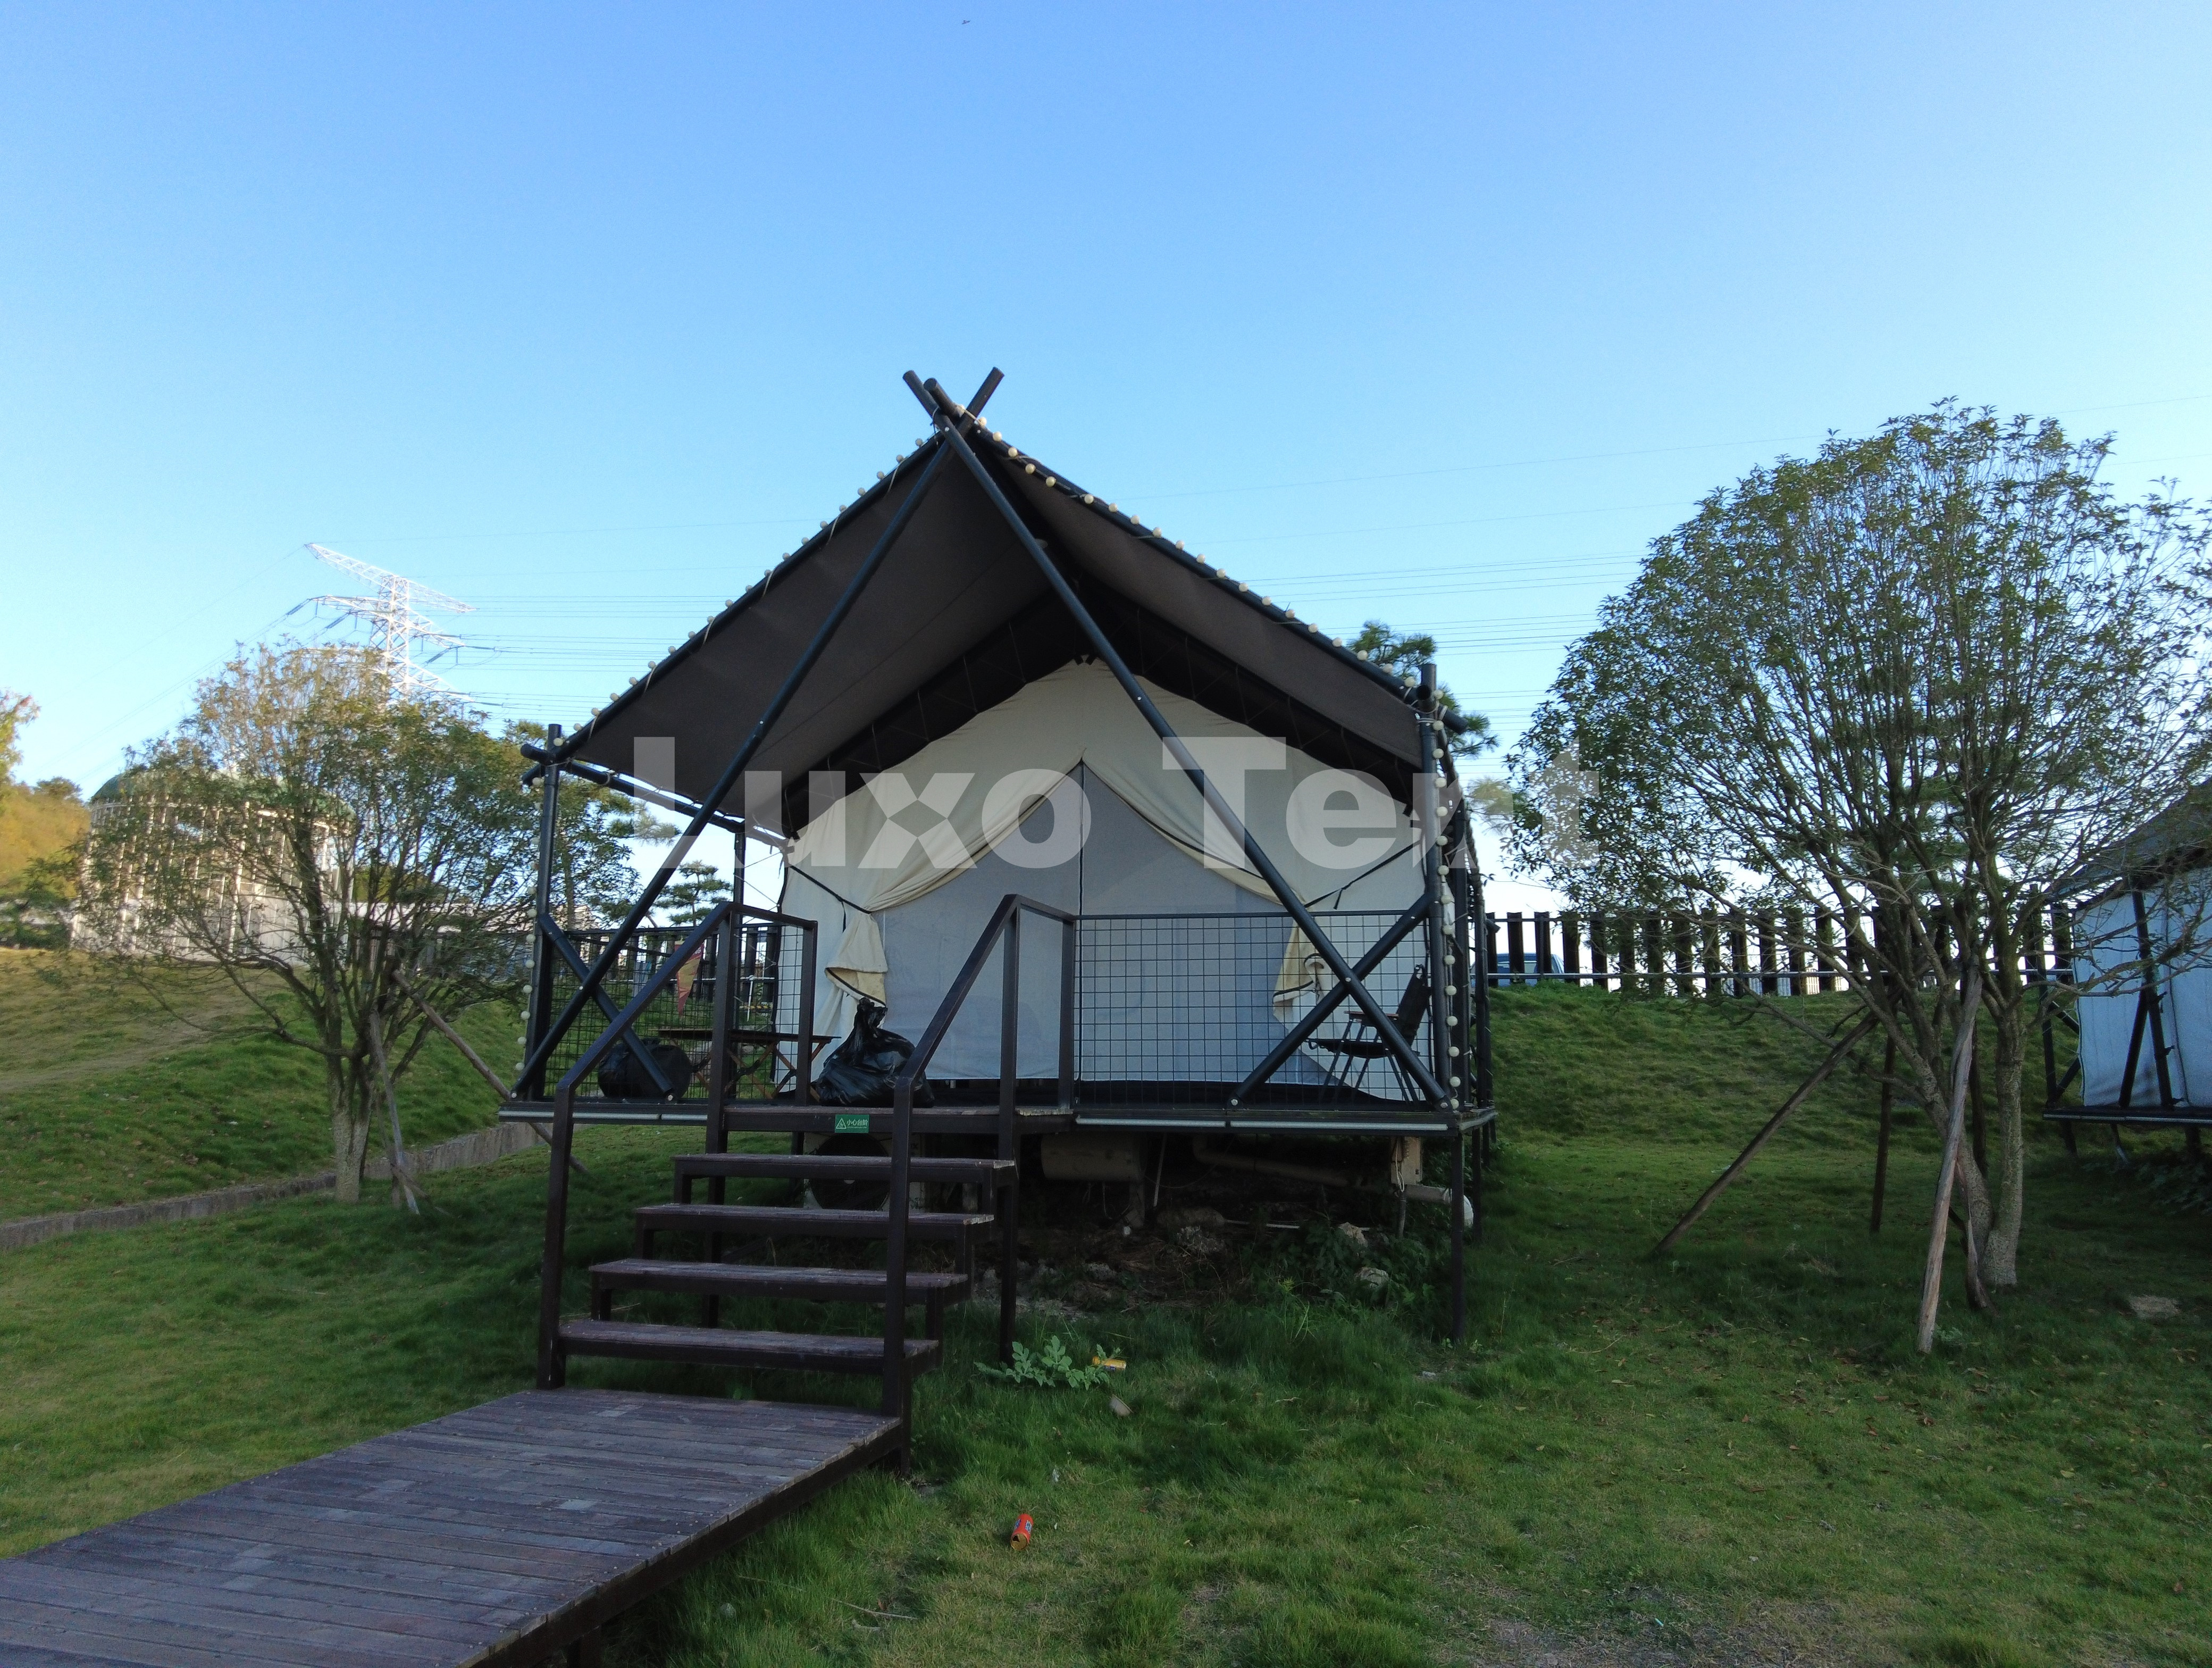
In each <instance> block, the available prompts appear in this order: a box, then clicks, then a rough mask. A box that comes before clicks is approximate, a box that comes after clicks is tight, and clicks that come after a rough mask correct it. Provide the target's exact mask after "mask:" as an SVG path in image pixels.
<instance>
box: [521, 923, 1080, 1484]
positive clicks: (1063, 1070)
mask: <svg viewBox="0 0 2212 1668" xmlns="http://www.w3.org/2000/svg"><path fill="white" fill-rule="evenodd" d="M1024 911H1027V912H1030V913H1034V914H1039V915H1043V916H1048V917H1049V918H1051V919H1054V920H1057V921H1059V922H1061V923H1062V926H1063V928H1064V929H1065V930H1066V944H1065V946H1064V947H1063V954H1062V958H1061V959H1062V968H1063V980H1062V982H1063V987H1064V989H1063V996H1062V1004H1061V1006H1062V1013H1063V1016H1064V1017H1065V1016H1066V1015H1068V1014H1070V1013H1071V1011H1072V1004H1073V918H1072V917H1069V916H1066V915H1064V914H1063V913H1062V912H1060V911H1059V910H1052V909H1049V908H1048V907H1047V906H1044V905H1041V904H1034V903H1031V902H1030V900H1028V899H1024V898H1017V897H1012V896H1009V897H1008V898H1006V900H1005V902H1004V903H1002V904H1000V908H999V910H998V911H997V912H996V913H995V914H994V916H993V917H992V920H991V924H990V925H989V926H988V927H987V928H985V929H984V932H983V934H982V936H981V939H979V940H978V941H977V943H976V945H975V949H974V951H973V952H972V953H970V955H969V959H968V962H967V964H966V965H965V966H964V967H963V969H962V971H961V973H960V975H959V977H957V978H956V979H955V980H954V982H953V984H952V987H951V989H950V990H948V991H947V992H946V994H945V999H944V1001H943V1002H942V1003H941V1004H940V1005H939V1008H938V1011H937V1014H936V1015H935V1017H934V1018H933V1019H932V1020H931V1021H930V1023H929V1025H928V1026H927V1028H926V1029H925V1030H924V1031H923V1032H922V1035H921V1040H920V1041H919V1042H917V1043H916V1044H915V1050H914V1053H913V1055H912V1056H911V1057H910V1058H909V1059H908V1062H907V1063H906V1065H905V1067H904V1068H902V1070H901V1072H900V1073H899V1074H898V1076H897V1078H896V1080H895V1082H894V1084H893V1087H892V1096H891V1105H890V1117H889V1119H888V1120H887V1122H888V1123H889V1125H890V1128H889V1129H888V1131H880V1133H884V1134H887V1135H888V1136H889V1140H888V1142H887V1145H888V1147H889V1149H890V1150H889V1151H888V1152H887V1153H884V1154H854V1153H809V1152H806V1151H804V1150H801V1149H802V1148H803V1146H804V1141H803V1137H802V1136H801V1135H800V1134H799V1129H800V1128H801V1127H802V1125H803V1124H804V1123H809V1122H812V1121H815V1120H816V1119H817V1118H818V1115H819V1109H818V1108H816V1107H814V1106H813V1105H811V1104H810V1102H809V1099H808V1091H807V1088H806V1087H805V1080H804V1078H803V1077H802V1084H801V1088H800V1091H799V1096H798V1098H797V1099H794V1100H793V1103H792V1105H791V1109H790V1119H789V1123H788V1124H787V1131H788V1133H789V1135H790V1139H791V1141H792V1144H793V1151H791V1152H789V1153H732V1152H730V1151H729V1150H727V1148H728V1140H729V1134H730V1129H731V1124H732V1120H731V1117H730V1116H729V1114H730V1112H731V1111H732V1110H733V1109H732V1108H731V1107H730V1106H729V1104H728V1096H727V1089H728V1085H729V1082H730V1044H731V1040H732V1025H731V1014H730V1004H729V1002H728V1001H726V1000H725V999H724V997H723V996H722V995H718V996H717V998H716V1000H715V1003H714V1009H715V1014H714V1028H713V1040H712V1045H711V1050H710V1056H709V1059H708V1066H707V1070H706V1081H707V1088H708V1116H707V1150H706V1151H704V1152H700V1153H687V1154H681V1155H680V1156H678V1158H677V1160H676V1161H675V1178H674V1179H675V1185H674V1188H673V1190H672V1196H671V1198H670V1199H669V1201H668V1202H665V1203H653V1204H647V1205H641V1206H639V1207H638V1208H636V1210H635V1212H634V1213H633V1221H634V1225H635V1245H634V1246H633V1249H632V1254H631V1255H630V1256H629V1257H617V1258H615V1259H613V1260H611V1261H609V1262H605V1263H596V1264H594V1265H593V1266H592V1268H591V1269H590V1281H591V1288H590V1289H591V1297H590V1312H589V1313H588V1314H585V1315H567V1314H564V1313H563V1312H562V1309H563V1307H564V1304H563V1288H564V1285H565V1281H566V1277H567V1263H566V1251H565V1247H566V1240H567V1224H568V1184H569V1169H570V1163H569V1155H570V1150H571V1148H572V1145H573V1142H574V1129H575V1099H576V1091H577V1087H578V1085H579V1084H580V1082H582V1081H584V1080H585V1079H586V1075H587V1074H589V1073H590V1072H592V1070H593V1069H594V1068H596V1067H597V1065H598V1064H599V1061H600V1060H601V1059H603V1058H604V1057H605V1055H606V1054H607V1053H608V1051H609V1050H611V1049H612V1048H613V1047H614V1045H615V1044H616V1043H617V1040H618V1039H620V1038H623V1037H625V1036H627V1035H629V1033H630V1032H631V1027H632V1026H634V1024H635V1021H636V1020H637V1017H638V1015H639V1014H641V1013H642V1012H643V1011H644V1009H645V1007H646V1006H647V1003H649V1002H650V1001H652V1000H653V998H654V996H655V995H658V994H659V991H660V990H661V989H663V987H665V985H666V984H667V983H668V982H669V981H670V979H671V978H672V977H674V975H675V973H676V971H677V970H678V969H679V968H681V967H682V966H684V965H685V964H686V962H688V961H689V960H690V958H691V957H693V956H694V955H696V954H697V953H700V951H701V950H702V947H705V946H706V945H708V942H709V941H711V940H712V939H713V938H714V934H716V932H717V931H718V930H719V931H720V934H721V935H720V958H721V961H722V967H721V971H720V974H719V976H718V977H717V978H716V980H715V982H714V989H716V990H717V991H718V992H720V993H727V992H730V991H732V989H734V988H735V981H734V979H733V977H731V973H732V966H731V957H732V949H731V947H732V943H733V941H734V939H735V936H736V935H735V934H734V932H733V931H732V930H730V928H731V927H732V926H733V925H734V922H735V921H736V919H737V918H738V916H745V915H758V914H764V913H767V912H765V911H761V910H755V909H753V908H751V907H750V906H748V905H741V904H722V905H721V906H720V908H719V909H717V910H714V912H713V913H712V914H710V915H709V916H708V917H707V919H706V920H705V921H703V922H701V923H700V924H699V925H698V927H697V928H695V929H694V931H693V932H692V934H690V938H689V939H687V940H686V941H685V942H684V946H683V947H682V948H681V949H679V950H678V951H677V952H676V953H674V954H672V955H670V956H667V957H665V958H664V959H663V960H662V962H661V964H660V966H659V969H658V971H655V972H654V973H653V976H652V977H649V978H647V979H646V980H644V981H643V982H642V983H640V985H639V986H638V988H637V989H636V991H635V994H634V995H632V997H631V999H630V1001H629V1005H628V1006H627V1007H624V1008H623V1010H622V1011H621V1012H620V1013H618V1014H610V1015H608V1016H607V1017H608V1024H607V1026H606V1029H605V1031H604V1032H601V1033H600V1035H599V1038H598V1039H597V1040H596V1041H595V1042H593V1043H592V1044H591V1045H590V1046H589V1047H587V1048H586V1049H585V1050H584V1051H583V1053H582V1055H581V1056H580V1058H579V1059H578V1060H577V1062H575V1064H574V1065H573V1066H571V1067H570V1068H569V1069H568V1071H567V1072H566V1073H565V1074H563V1075H562V1079H561V1081H560V1084H559V1086H558V1087H557V1088H556V1090H555V1092H554V1095H553V1129H552V1132H551V1141H552V1147H553V1152H552V1155H551V1163H550V1166H549V1168H548V1172H547V1182H546V1222H545V1249H544V1263H543V1269H542V1274H541V1286H540V1292H539V1309H538V1384H539V1386H540V1388H543V1389H555V1388H558V1387H559V1386H560V1385H562V1384H564V1383H565V1382H566V1380H567V1376H568V1361H570V1359H571V1358H574V1357H578V1356H593V1355H596V1356H612V1357H617V1358H623V1359H627V1360H632V1361H671V1362H683V1363H688V1364H690V1365H695V1366H702V1367H736V1368H770V1369H781V1370H785V1371H791V1372H804V1373H866V1374H873V1375H878V1376H879V1377H880V1378H881V1379H882V1383H883V1411H884V1414H886V1415H890V1416H892V1417H894V1418H896V1419H899V1420H901V1421H910V1420H911V1409H912V1394H913V1385H914V1380H915V1378H916V1377H918V1376H919V1375H920V1374H921V1373H927V1372H928V1371H929V1370H930V1369H932V1368H933V1367H937V1366H939V1364H940V1363H941V1362H942V1361H943V1359H944V1352H945V1342H944V1339H945V1307H946V1306H947V1305H948V1304H951V1303H957V1302H961V1301H963V1300H965V1299H967V1298H969V1296H970V1295H972V1294H973V1293H974V1291H975V1283H976V1282H975V1252H976V1248H977V1247H978V1245H992V1244H994V1242H995V1248H996V1251H997V1261H998V1271H999V1280H998V1295H999V1350H1000V1357H1001V1359H1009V1358H1010V1357H1011V1354H1012V1348H1013V1336H1014V1305H1015V1285H1016V1280H1015V1275H1016V1272H1017V1261H1016V1258H1017V1249H1018V1247H1017V1240H1016V1223H1017V1221H1018V1214H1019V1205H1020V1186H1019V1184H1020V1166H1019V1164H1018V1161H1017V1154H1016V1151H1015V1137H1014V1117H1015V1107H1014V1099H1013V1095H1014V1086H1015V1082H1016V1074H1015V1072H1014V1058H1013V1055H1014V1027H1013V1024H1012V1021H1013V1019H1014V1015H1015V1014H1016V1012H1017V1008H1016V1006H1015V995H1016V990H1017V984H1016V981H1017V979H1018V966H1019V942H1020V941H1019V929H1018V920H1019V916H1020V915H1021V914H1022V913H1023V912H1024ZM771 918H774V919H777V920H782V919H784V917H781V916H774V917H771ZM793 924H794V925H797V924H799V923H797V922H793ZM804 924H805V926H806V927H807V928H811V926H812V923H811V922H807V923H804ZM1001 941H1004V942H1005V943H1006V956H1005V957H1004V962H1005V966H1006V994H1005V998H1004V1017H1005V1020H1006V1027H1005V1029H1006V1034H1005V1036H1004V1038H1002V1044H1001V1048H1002V1053H1003V1056H1004V1059H1003V1062H1002V1066H1003V1070H1002V1077H1003V1081H1004V1083H1005V1089H1004V1092H1003V1097H1002V1104H1001V1105H1000V1116H999V1119H998V1131H997V1134H998V1141H997V1146H998V1153H997V1154H996V1156H993V1157H965V1156H962V1157H951V1156H939V1155H935V1154H916V1153H915V1151H914V1145H915V1142H914V1086H915V1081H917V1080H918V1079H920V1078H921V1075H922V1074H923V1072H924V1071H925V1070H926V1069H927V1066H928V1063H929V1060H930V1057H931V1056H932V1055H933V1054H934V1053H935V1051H936V1049H937V1046H938V1044H939V1042H940V1041H941V1040H942V1039H943V1038H944V1036H945V1031H946V1029H947V1028H948V1027H949V1026H951V1022H952V1020H953V1017H954V1016H955V1015H956V1014H957V1013H958V1011H959V1008H960V1005H961V1003H962V1002H963V1001H964V1000H965V999H966V997H967V995H968V994H969V990H970V989H972V988H973V986H974V984H975V980H976V978H977V977H978V975H980V973H981V971H982V968H983V965H984V963H985V962H986V960H987V959H988V958H989V956H990V954H991V953H992V952H993V951H994V949H996V948H997V947H998V946H999V945H1000V942H1001ZM808 961H809V963H810V971H811V953H810V955H809V957H808ZM802 1028H805V1027H802ZM1071 1038H1072V1030H1071V1031H1070V1032H1069V1034H1067V1035H1064V1036H1063V1038H1062V1043H1061V1050H1060V1084H1061V1099H1062V1103H1063V1104H1064V1105H1066V1104H1072V1095H1073V1043H1072V1040H1071ZM749 1111H750V1112H751V1113H752V1116H751V1117H750V1118H749V1119H748V1120H747V1124H746V1127H747V1128H748V1129H758V1128H760V1114H761V1112H762V1111H763V1109H762V1108H760V1107H759V1106H757V1105H755V1106H753V1107H751V1108H750V1109H749ZM884 1121H885V1120H882V1119H880V1117H878V1118H877V1119H871V1120H870V1122H871V1123H875V1124H878V1126H880V1123H882V1122H884ZM732 1181H755V1182H757V1181H781V1182H784V1183H787V1184H789V1185H790V1187H791V1189H792V1191H793V1196H794V1198H797V1199H803V1198H804V1196H805V1193H806V1191H807V1190H810V1189H811V1188H813V1187H815V1186H817V1185H820V1184H831V1183H835V1184H838V1185H839V1186H840V1187H841V1188H842V1189H843V1190H845V1191H846V1192H848V1193H851V1192H854V1191H863V1192H865V1191H868V1190H875V1189H880V1190H881V1200H882V1202H881V1203H880V1204H879V1205H877V1206H874V1207H872V1208H849V1207H848V1206H840V1207H838V1208H820V1207H819V1206H816V1205H811V1204H808V1203H805V1202H790V1203H783V1204H769V1203H744V1204H733V1203H731V1202H728V1201H727V1199H726V1191H727V1188H728V1184H729V1183H731V1182H732ZM702 1183H703V1184H705V1191H706V1195H707V1196H706V1197H705V1198H704V1199H701V1198H698V1197H696V1196H695V1195H696V1193H697V1192H698V1190H699V1189H700V1185H701V1184H702ZM933 1189H934V1190H940V1191H944V1190H957V1194H956V1196H958V1197H961V1198H962V1199H963V1201H964V1202H965V1203H966V1205H967V1208H957V1209H935V1208H927V1207H926V1206H925V1205H922V1204H918V1203H917V1202H916V1200H915V1194H916V1193H917V1192H923V1193H925V1194H926V1193H927V1190H933ZM827 1240H845V1241H861V1242H875V1241H879V1242H881V1244H882V1245H883V1248H884V1249H883V1265H882V1267H880V1268H872V1267H851V1266H845V1265H842V1264H840V1265H831V1264H829V1263H821V1264H810V1263H806V1262H805V1261H803V1260H802V1261H800V1262H799V1263H789V1262H786V1261H783V1260H781V1258H778V1259H777V1260H775V1261H773V1262H770V1263H762V1262H759V1261H757V1260H755V1257H754V1253H755V1252H756V1251H757V1249H760V1248H765V1249H767V1250H768V1251H769V1252H771V1254H773V1253H774V1252H775V1251H777V1250H779V1249H780V1248H781V1246H783V1245H785V1244H786V1242H789V1241H798V1242H800V1243H801V1244H802V1245H804V1244H807V1243H819V1242H822V1241H827ZM910 1244H930V1245H945V1246H948V1247H949V1248H950V1249H951V1255H952V1260H953V1263H954V1267H953V1268H952V1269H950V1270H942V1269H910V1268H908V1245H910ZM738 1258H741V1259H743V1260H733V1259H738ZM637 1294H660V1295H664V1296H680V1297H685V1298H690V1299H694V1300H696V1301H697V1304H698V1308H697V1311H696V1319H694V1320H691V1321H688V1322H684V1323H680V1324H679V1323H675V1322H671V1321H669V1320H665V1319H656V1320H649V1321H648V1320H628V1319H617V1318H616V1315H615V1308H616V1303H617V1298H618V1297H624V1296H629V1297H635V1295H637ZM773 1299H797V1300H809V1301H815V1302H821V1303H835V1304H852V1305H860V1306H869V1307H873V1308H875V1309H877V1310H879V1311H880V1312H881V1313H882V1316H883V1325H882V1330H881V1331H880V1333H879V1334H877V1335H873V1336H871V1335H865V1334H859V1335H856V1334H848V1333H826V1332H792V1331H782V1330H745V1329H742V1328H738V1327H732V1326H725V1325H723V1324H721V1322H722V1306H723V1304H724V1302H725V1301H726V1300H728V1301H731V1302H738V1301H744V1300H773ZM909 1308H919V1309H921V1311H922V1327H921V1332H920V1334H919V1335H918V1336H917V1335H915V1334H912V1333H911V1332H910V1331H909V1330H908V1314H907V1312H908V1309H909ZM909 1428H910V1423H909ZM904 1449H905V1445H904V1444H902V1445H901V1449H900V1452H901V1453H902V1454H903V1452H904Z"/></svg>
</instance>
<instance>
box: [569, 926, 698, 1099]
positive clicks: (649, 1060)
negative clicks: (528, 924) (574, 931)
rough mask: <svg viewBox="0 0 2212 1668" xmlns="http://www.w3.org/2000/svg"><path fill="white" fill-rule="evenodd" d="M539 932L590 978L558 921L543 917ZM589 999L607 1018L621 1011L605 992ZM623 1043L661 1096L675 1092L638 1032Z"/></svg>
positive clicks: (579, 974) (577, 971) (576, 970)
mask: <svg viewBox="0 0 2212 1668" xmlns="http://www.w3.org/2000/svg"><path fill="white" fill-rule="evenodd" d="M538 931H540V932H542V933H544V934H545V941H546V942H547V943H548V944H550V945H551V946H552V947H553V953H555V954H556V955H557V956H559V957H560V958H561V959H562V961H565V962H566V963H568V971H570V972H572V973H574V975H575V976H576V977H578V978H586V977H589V976H590V974H591V971H592V970H591V969H590V968H589V967H586V965H584V958H583V956H582V955H581V954H580V953H579V952H578V951H577V948H576V947H575V945H574V943H572V942H571V941H569V938H568V934H566V933H564V932H562V930H561V923H560V922H557V921H556V920H554V919H553V917H552V916H550V915H549V916H545V917H544V919H542V920H541V921H539V922H538ZM592 999H593V1000H594V1001H597V1002H598V1003H599V1012H600V1013H602V1014H605V1015H606V1017H607V1018H608V1019H610V1020H612V1019H614V1018H615V1017H616V1016H617V1014H618V1013H619V1012H620V1010H619V1009H617V1007H615V1005H614V1001H613V999H612V998H611V997H610V996H609V995H607V993H606V992H605V990H604V989H600V990H594V991H593V992H592ZM623 1041H624V1042H625V1043H628V1044H629V1051H630V1056H631V1057H632V1058H633V1059H635V1061H636V1062H638V1064H640V1065H641V1066H643V1067H644V1068H645V1074H646V1075H647V1077H650V1078H651V1079H652V1080H653V1087H655V1088H657V1089H659V1091H660V1092H661V1093H663V1094H672V1093H675V1089H676V1086H675V1085H674V1084H673V1083H671V1082H670V1081H668V1074H667V1073H666V1072H665V1071H663V1070H661V1068H660V1062H659V1061H657V1060H655V1059H654V1058H653V1055H652V1052H651V1050H648V1049H647V1047H646V1045H645V1043H644V1039H643V1038H640V1037H639V1036H638V1034H637V1032H635V1031H629V1030H625V1031H624V1032H623Z"/></svg>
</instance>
